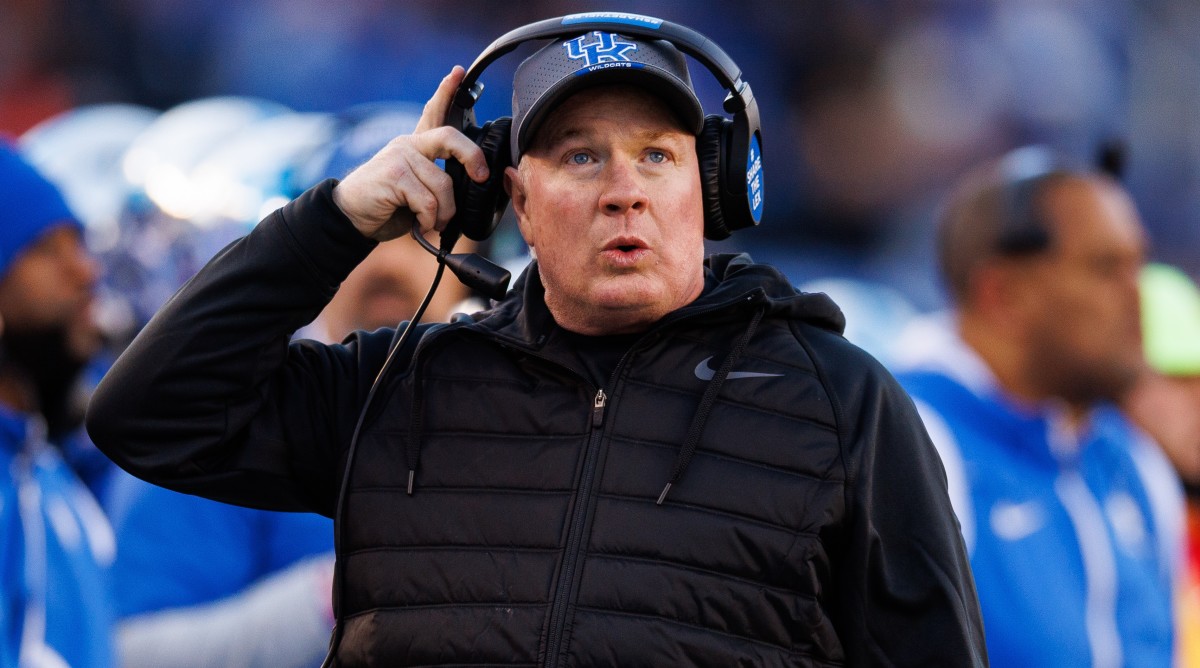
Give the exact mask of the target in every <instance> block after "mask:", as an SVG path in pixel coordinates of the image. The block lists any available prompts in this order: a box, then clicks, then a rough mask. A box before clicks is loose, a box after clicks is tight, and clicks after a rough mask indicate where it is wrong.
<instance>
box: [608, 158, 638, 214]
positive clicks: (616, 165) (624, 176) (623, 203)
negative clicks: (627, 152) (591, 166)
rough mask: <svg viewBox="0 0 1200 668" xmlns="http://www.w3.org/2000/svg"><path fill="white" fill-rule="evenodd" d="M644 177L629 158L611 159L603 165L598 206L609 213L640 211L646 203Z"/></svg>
mask: <svg viewBox="0 0 1200 668" xmlns="http://www.w3.org/2000/svg"><path fill="white" fill-rule="evenodd" d="M648 201H649V200H648V198H647V192H646V188H645V184H644V179H643V177H642V175H641V174H639V173H638V170H637V166H636V165H635V164H634V161H633V160H631V159H613V160H610V161H609V162H608V164H606V165H605V166H604V188H603V190H602V192H601V194H600V208H601V209H603V210H604V211H605V212H606V213H608V214H610V215H621V214H624V213H627V212H629V211H642V210H644V209H645V208H646V205H647V203H648Z"/></svg>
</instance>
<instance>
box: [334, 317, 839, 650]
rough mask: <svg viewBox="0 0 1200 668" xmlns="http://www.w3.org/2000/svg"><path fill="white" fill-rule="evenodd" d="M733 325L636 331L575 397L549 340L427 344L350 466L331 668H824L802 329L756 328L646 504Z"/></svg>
mask: <svg viewBox="0 0 1200 668" xmlns="http://www.w3.org/2000/svg"><path fill="white" fill-rule="evenodd" d="M747 311H748V309H745V308H743V309H740V312H739V313H738V314H737V317H732V318H731V317H729V316H728V314H726V315H725V317H723V318H709V319H705V318H700V319H696V318H693V319H692V320H690V321H687V322H684V323H678V324H677V325H675V326H673V327H666V328H659V329H657V330H653V331H652V332H651V333H650V334H648V335H647V336H645V337H643V338H642V339H641V340H640V341H639V342H638V343H637V344H635V345H634V347H633V348H632V349H631V350H630V351H629V352H628V353H627V354H626V355H625V356H624V358H622V360H621V362H620V364H619V366H618V368H617V369H616V371H615V372H614V374H613V377H612V378H611V379H610V380H609V382H608V384H607V385H606V386H604V387H599V388H598V387H595V386H594V385H593V384H592V382H590V381H588V380H586V379H585V378H584V377H583V376H582V375H580V374H578V373H577V372H576V371H574V370H573V368H572V365H571V363H570V360H571V359H572V357H571V356H570V355H564V354H562V353H563V351H559V350H555V349H554V345H553V341H551V342H549V343H548V344H547V345H544V346H540V347H539V345H533V346H519V345H514V344H512V342H510V341H507V340H506V339H505V338H504V337H502V336H501V337H497V336H495V335H494V333H491V332H487V331H483V330H481V329H479V328H471V327H466V328H463V327H457V328H456V327H453V326H452V327H450V328H447V329H446V330H444V331H442V332H439V333H438V334H437V335H432V336H427V337H426V340H424V341H422V343H421V346H420V347H419V348H418V351H417V353H416V355H415V358H414V361H413V363H412V364H411V365H410V366H409V367H408V371H406V372H405V373H399V374H396V376H395V377H394V378H393V379H392V380H391V382H390V384H389V385H388V386H387V391H386V392H384V393H382V395H383V399H382V400H381V403H382V404H383V408H382V409H381V410H377V411H372V412H371V414H370V420H371V421H370V423H369V424H368V425H367V427H366V428H365V429H364V432H363V436H362V440H361V443H360V445H359V452H358V453H357V457H356V459H355V461H354V465H353V467H352V471H351V476H350V479H349V480H350V482H349V487H348V493H347V496H346V500H345V503H346V507H345V514H344V517H346V518H349V519H348V520H347V521H348V522H349V524H347V525H346V526H345V527H344V528H343V543H342V545H341V546H340V559H341V567H342V568H344V569H345V591H344V594H343V598H342V602H343V609H342V610H341V614H342V618H343V624H344V637H343V638H342V640H341V644H340V648H339V652H338V655H337V664H336V665H339V666H399V665H496V666H499V665H505V666H535V665H536V666H623V667H632V666H714V667H716V666H721V667H723V668H725V667H729V666H817V665H834V664H838V663H840V661H841V659H842V657H843V652H842V647H841V644H840V642H839V639H838V637H837V634H836V633H835V630H834V622H833V619H832V617H831V611H830V610H828V609H826V606H825V605H823V600H825V597H826V596H828V595H830V594H831V592H830V591H828V590H829V587H830V585H829V582H830V580H831V570H832V565H831V562H833V561H834V560H836V558H837V555H835V554H830V552H829V551H828V549H827V546H828V545H831V544H833V545H836V544H837V535H836V534H837V527H838V526H839V524H840V523H841V521H842V516H843V515H844V503H843V482H844V469H843V466H842V463H841V461H840V450H839V445H838V441H837V435H836V430H835V427H834V419H833V414H832V411H831V409H830V403H829V399H828V397H827V396H826V394H825V390H824V388H823V386H822V385H821V383H820V382H819V380H818V378H817V375H816V372H815V371H814V368H813V365H812V362H811V360H810V359H809V357H808V355H807V354H806V353H805V349H804V347H803V346H801V345H800V344H799V343H798V339H797V334H796V333H795V331H794V330H795V329H796V328H800V327H804V325H798V324H796V323H792V322H788V321H786V320H782V319H772V318H769V317H768V318H767V319H765V320H763V322H762V324H761V326H760V327H759V328H758V330H757V332H756V333H755V334H754V336H753V338H752V339H751V341H750V342H749V346H748V347H747V348H746V349H745V351H744V352H743V353H742V354H741V356H740V357H739V358H738V361H737V368H736V373H733V372H731V373H730V374H729V375H728V376H727V377H726V379H725V382H724V383H722V384H721V386H720V388H719V395H717V396H716V398H715V401H714V402H713V403H712V406H711V410H710V411H709V412H708V413H707V418H706V420H705V421H704V423H703V429H702V431H701V433H700V438H699V441H698V447H697V449H696V452H695V455H694V457H692V458H691V460H690V462H689V463H687V464H686V470H685V471H684V472H683V473H682V475H681V476H680V478H679V480H678V482H677V483H676V484H674V485H673V486H672V488H671V490H670V493H669V495H667V496H666V498H665V499H664V501H663V502H662V504H661V505H659V504H658V503H656V501H657V499H658V497H659V495H660V493H661V492H662V490H663V487H664V483H665V482H666V481H667V480H668V479H669V478H670V475H671V472H672V468H673V466H674V465H676V464H677V459H678V454H679V450H680V442H681V440H682V437H683V434H684V433H685V432H687V430H688V428H689V425H690V424H691V423H692V421H693V418H694V416H695V414H696V412H697V410H698V404H699V403H700V401H701V399H702V395H703V394H704V392H705V390H706V388H707V387H708V386H709V384H710V383H711V382H712V381H711V376H712V375H713V374H712V372H711V371H707V372H706V369H709V368H715V367H716V366H717V365H718V361H719V360H722V359H723V358H724V356H725V355H727V353H728V351H729V350H728V349H729V346H730V341H734V340H736V339H737V338H738V336H739V335H741V334H742V333H743V330H744V329H745V328H746V321H748V320H749V319H750V315H749V313H747ZM538 343H539V344H542V343H544V342H543V341H539V342H538ZM710 358H711V359H710ZM418 390H419V391H418ZM417 397H419V399H417ZM410 469H414V470H415V478H414V489H413V493H412V494H411V495H410V494H408V493H407V488H408V471H409V470H410Z"/></svg>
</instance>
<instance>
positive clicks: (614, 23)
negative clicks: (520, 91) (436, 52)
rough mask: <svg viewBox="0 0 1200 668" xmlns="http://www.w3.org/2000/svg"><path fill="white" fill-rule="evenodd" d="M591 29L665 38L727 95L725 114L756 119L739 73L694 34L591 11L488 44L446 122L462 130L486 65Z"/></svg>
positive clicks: (519, 30) (719, 51)
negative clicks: (527, 45)
mask: <svg viewBox="0 0 1200 668" xmlns="http://www.w3.org/2000/svg"><path fill="white" fill-rule="evenodd" d="M592 30H607V31H610V32H618V33H621V34H623V35H629V36H631V37H645V38H649V39H661V40H666V41H668V42H670V43H671V44H673V45H674V46H675V47H676V48H678V49H679V50H680V51H682V52H684V53H686V54H688V55H689V56H692V57H693V58H695V59H696V60H697V61H699V62H700V63H701V64H703V65H704V66H705V67H706V68H708V70H709V71H710V72H712V74H713V76H714V77H716V78H717V80H718V81H719V82H720V83H721V85H722V86H724V87H725V89H726V90H727V91H728V95H726V96H725V101H724V103H723V105H722V106H723V107H724V109H725V111H726V112H727V113H730V114H736V113H738V112H745V113H747V114H748V115H749V116H751V117H752V118H753V119H754V120H755V122H756V123H755V124H757V120H758V103H757V102H755V100H754V93H753V92H752V91H751V90H750V84H748V83H746V82H745V81H742V71H741V70H740V69H739V68H738V66H737V65H736V64H734V62H733V59H732V58H730V57H729V55H728V54H726V53H725V51H723V50H722V49H721V47H719V46H717V44H716V43H715V42H713V41H712V40H710V39H708V38H707V37H705V36H703V35H701V34H700V33H698V32H696V31H695V30H692V29H691V28H688V27H686V26H682V25H679V24H677V23H671V22H670V21H664V20H662V19H656V18H651V17H649V16H641V15H639V14H626V13H622V12H591V13H586V14H569V15H567V16H561V17H558V18H553V19H545V20H543V21H538V22H537V23H530V24H529V25H526V26H522V27H520V28H516V29H514V30H510V31H509V32H507V33H505V34H504V35H501V36H500V37H499V38H497V39H496V40H495V41H494V42H492V43H491V44H490V45H489V46H488V47H487V48H486V49H484V51H483V53H481V54H479V56H478V57H477V58H476V59H475V62H473V63H471V67H470V68H468V69H467V73H466V76H464V77H463V81H462V83H461V84H460V85H459V88H458V92H457V93H456V94H455V97H454V102H453V104H451V105H450V113H449V116H448V118H447V121H448V122H449V124H450V125H452V126H454V127H458V128H462V127H463V121H464V119H465V117H466V115H467V114H468V113H469V112H470V110H471V109H472V108H473V107H474V106H475V103H476V102H477V101H478V100H479V95H480V94H481V93H482V92H483V85H482V84H480V83H478V79H479V76H480V75H481V74H483V71H484V70H485V69H487V67H488V65H490V64H491V63H492V62H494V61H495V60H497V59H498V58H500V57H501V56H503V55H504V54H506V53H508V52H510V51H512V50H513V49H515V48H517V47H518V46H520V45H521V44H523V43H525V42H529V41H533V40H540V39H553V38H555V37H571V36H575V35H579V34H582V33H586V32H590V31H592Z"/></svg>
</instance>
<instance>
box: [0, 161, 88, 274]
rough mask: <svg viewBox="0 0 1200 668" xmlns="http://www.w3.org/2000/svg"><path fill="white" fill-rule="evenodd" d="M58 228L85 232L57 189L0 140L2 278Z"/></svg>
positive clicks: (0, 261) (0, 265)
mask: <svg viewBox="0 0 1200 668" xmlns="http://www.w3.org/2000/svg"><path fill="white" fill-rule="evenodd" d="M59 225H69V226H71V227H74V228H75V229H77V230H79V231H80V232H82V231H83V226H82V225H81V224H80V223H79V220H78V219H77V218H76V217H75V214H73V213H71V210H70V209H69V208H68V207H67V202H66V200H65V199H64V198H63V196H62V193H61V192H59V190H58V188H57V187H56V186H55V185H54V184H52V183H51V182H50V181H49V180H47V179H46V177H45V176H42V174H41V172H39V171H37V169H36V168H34V166H33V165H32V164H30V163H29V161H28V160H27V159H26V158H25V156H24V155H22V154H21V152H20V151H19V149H18V148H17V147H16V145H15V144H13V143H11V142H9V141H6V140H4V139H3V138H0V276H3V275H4V274H7V273H8V270H9V268H10V267H11V266H12V263H13V260H15V259H16V258H17V256H19V255H20V254H21V251H23V250H24V249H25V247H26V246H28V245H29V244H31V243H32V242H34V241H35V240H37V239H38V238H39V237H41V236H42V235H43V234H45V233H46V232H47V231H49V230H50V229H51V228H53V227H57V226H59Z"/></svg>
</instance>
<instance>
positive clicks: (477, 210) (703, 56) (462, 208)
mask: <svg viewBox="0 0 1200 668" xmlns="http://www.w3.org/2000/svg"><path fill="white" fill-rule="evenodd" d="M593 30H601V31H608V32H615V33H620V34H622V35H626V36H629V37H642V38H648V39H658V40H665V41H667V42H670V43H671V44H672V45H673V46H675V47H676V48H677V49H679V50H680V51H682V52H684V53H686V54H687V55H689V56H692V57H693V58H695V59H696V60H697V61H698V62H700V63H701V64H702V65H704V66H705V67H706V68H708V70H709V71H710V72H712V74H713V75H714V76H715V77H716V79H717V80H718V81H719V82H720V83H721V85H722V86H723V87H724V88H725V90H726V91H727V95H726V97H725V101H724V104H723V107H724V109H725V111H726V112H727V113H729V114H732V115H733V118H732V119H729V118H725V117H722V116H719V115H715V114H710V115H708V116H707V117H705V119H704V128H703V130H702V131H701V133H700V136H699V137H697V139H696V153H697V155H698V158H699V163H700V182H701V186H702V189H703V197H704V236H705V237H707V238H708V239H712V240H714V241H716V240H721V239H725V238H727V237H728V236H729V235H730V234H731V233H732V232H734V231H736V230H740V229H743V228H747V227H753V226H755V225H757V224H758V223H759V222H760V221H761V220H762V211H763V173H762V127H761V124H760V122H759V114H758V103H757V102H756V101H755V99H754V93H753V92H752V91H751V89H750V84H749V83H747V82H745V81H743V80H742V72H741V70H740V69H739V68H738V66H737V65H736V64H734V62H733V60H732V59H731V58H730V57H729V56H728V55H727V54H726V53H725V52H724V51H722V50H721V48H720V47H718V46H717V45H716V44H714V43H713V42H712V41H711V40H709V39H708V38H707V37H704V36H703V35H701V34H700V33H698V32H696V31H694V30H692V29H691V28H687V27H685V26H682V25H678V24H675V23H671V22H669V21H664V20H662V19H656V18H652V17H648V16H641V15H638V14H626V13H622V12H590V13H585V14H570V15H567V16H562V17H559V18H553V19H546V20H544V21H539V22H537V23H531V24H529V25H526V26H523V27H520V28H517V29H515V30H512V31H510V32H508V33H507V34H505V35H502V36H501V37H500V38H498V39H497V40H496V41H494V42H492V44H491V45H490V46H488V47H487V49H485V50H484V51H483V53H481V54H480V55H479V56H478V57H477V58H476V59H475V62H474V63H472V64H471V67H470V68H469V69H468V70H467V72H466V75H465V76H464V77H463V81H462V83H461V84H460V85H459V87H458V90H457V91H456V92H455V95H454V99H453V101H452V102H451V105H450V111H449V113H448V114H447V117H446V123H447V124H448V125H450V126H451V127H454V128H457V129H458V130H460V131H462V132H463V134H465V135H467V136H468V137H470V138H471V139H472V140H473V141H474V142H475V143H476V144H477V145H478V146H479V147H480V148H481V149H482V150H483V153H484V156H485V157H486V158H487V164H488V169H489V170H490V175H489V177H488V180H487V181H486V182H484V183H482V184H480V183H475V182H474V181H472V180H471V179H470V178H469V177H467V175H466V172H465V170H464V169H463V167H462V165H461V164H460V163H458V162H457V161H455V160H453V159H449V160H447V161H446V173H447V174H449V175H450V177H451V179H452V180H453V182H454V202H455V207H456V210H457V212H456V214H455V216H454V218H453V219H451V221H450V223H449V224H448V225H447V229H450V230H452V233H461V234H464V235H466V236H467V238H470V239H474V240H476V241H482V240H483V239H486V238H487V237H488V236H489V235H490V234H491V233H492V231H493V230H494V229H495V227H496V224H497V222H499V220H500V215H501V214H502V213H503V212H504V207H505V206H506V205H507V204H508V195H507V193H505V191H504V186H503V172H504V168H505V167H508V166H509V165H511V164H512V156H511V154H510V149H509V133H510V131H511V128H512V119H511V118H510V117H507V116H505V117H502V118H497V119H495V120H492V121H488V122H486V123H484V124H483V127H478V126H476V125H475V110H474V107H475V103H476V102H477V101H478V100H479V96H480V94H481V93H482V92H483V84H481V83H479V77H480V76H481V75H482V74H483V72H484V70H485V69H487V67H488V65H490V64H491V63H493V62H494V61H496V60H497V59H498V58H500V57H501V56H503V55H505V54H507V53H508V52H510V51H512V50H513V49H515V48H517V47H518V46H520V45H522V44H524V43H526V42H530V41H534V40H550V39H554V38H557V37H575V36H577V35H580V34H583V33H587V32H591V31H593Z"/></svg>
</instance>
